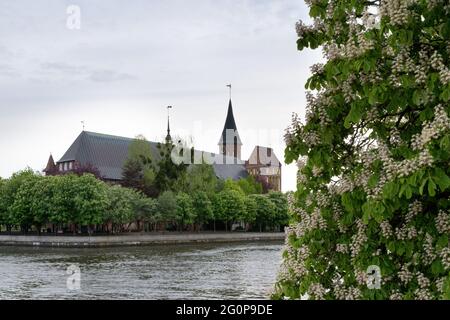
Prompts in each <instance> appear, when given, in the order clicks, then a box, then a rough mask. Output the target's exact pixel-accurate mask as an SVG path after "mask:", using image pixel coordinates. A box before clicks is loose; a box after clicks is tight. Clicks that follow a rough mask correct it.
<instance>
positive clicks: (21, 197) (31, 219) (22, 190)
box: [9, 174, 46, 233]
mask: <svg viewBox="0 0 450 320" xmlns="http://www.w3.org/2000/svg"><path fill="white" fill-rule="evenodd" d="M41 179H42V177H41V176H38V175H35V174H25V175H24V177H23V179H21V183H20V185H19V186H18V188H17V189H16V190H15V192H14V200H13V202H12V204H11V206H10V208H9V210H10V213H11V214H12V221H13V222H14V224H16V225H20V227H21V229H22V231H23V232H24V233H27V232H28V230H29V228H30V227H31V226H33V225H35V224H37V226H38V227H40V225H41V219H43V220H46V218H45V217H39V215H40V214H41V211H40V210H39V211H38V212H35V211H34V210H33V209H34V208H33V201H34V200H35V198H36V196H35V191H36V190H37V188H35V185H36V184H37V183H38V182H39V180H41Z"/></svg>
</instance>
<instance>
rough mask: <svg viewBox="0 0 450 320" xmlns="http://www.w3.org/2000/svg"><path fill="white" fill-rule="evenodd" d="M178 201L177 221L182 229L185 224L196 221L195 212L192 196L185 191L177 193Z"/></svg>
mask: <svg viewBox="0 0 450 320" xmlns="http://www.w3.org/2000/svg"><path fill="white" fill-rule="evenodd" d="M176 202H177V216H176V222H177V224H178V226H179V227H180V228H181V230H183V229H184V226H185V225H187V224H192V223H194V219H195V212H194V206H193V204H192V200H191V197H190V196H189V195H188V194H187V193H184V192H180V193H178V194H177V195H176Z"/></svg>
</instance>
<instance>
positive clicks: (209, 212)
mask: <svg viewBox="0 0 450 320" xmlns="http://www.w3.org/2000/svg"><path fill="white" fill-rule="evenodd" d="M192 205H193V208H194V213H195V222H196V223H197V224H198V225H199V226H201V225H202V224H204V223H206V222H208V221H210V220H213V219H214V211H213V205H212V202H211V200H210V199H209V197H208V194H207V193H206V192H204V191H197V192H195V193H193V195H192Z"/></svg>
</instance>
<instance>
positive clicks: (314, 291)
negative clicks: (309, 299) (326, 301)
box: [309, 283, 327, 300]
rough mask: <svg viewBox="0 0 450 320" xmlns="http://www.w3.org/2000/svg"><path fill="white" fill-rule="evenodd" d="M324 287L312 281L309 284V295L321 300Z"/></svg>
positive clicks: (324, 292)
mask: <svg viewBox="0 0 450 320" xmlns="http://www.w3.org/2000/svg"><path fill="white" fill-rule="evenodd" d="M326 293H327V291H326V289H325V288H324V287H323V285H321V284H320V283H313V284H312V285H310V286H309V295H310V296H313V297H314V298H315V299H316V300H323V298H324V296H325V294H326Z"/></svg>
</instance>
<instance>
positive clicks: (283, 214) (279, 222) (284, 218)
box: [268, 191, 289, 227]
mask: <svg viewBox="0 0 450 320" xmlns="http://www.w3.org/2000/svg"><path fill="white" fill-rule="evenodd" d="M268 197H269V200H270V201H271V202H272V203H273V204H274V208H275V211H274V216H273V219H272V227H282V226H287V225H288V224H289V207H288V201H287V197H286V195H285V194H283V193H282V192H275V191H272V192H269V194H268Z"/></svg>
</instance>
